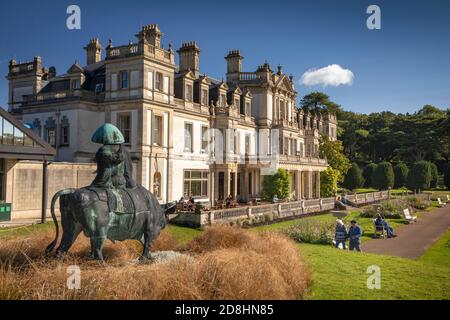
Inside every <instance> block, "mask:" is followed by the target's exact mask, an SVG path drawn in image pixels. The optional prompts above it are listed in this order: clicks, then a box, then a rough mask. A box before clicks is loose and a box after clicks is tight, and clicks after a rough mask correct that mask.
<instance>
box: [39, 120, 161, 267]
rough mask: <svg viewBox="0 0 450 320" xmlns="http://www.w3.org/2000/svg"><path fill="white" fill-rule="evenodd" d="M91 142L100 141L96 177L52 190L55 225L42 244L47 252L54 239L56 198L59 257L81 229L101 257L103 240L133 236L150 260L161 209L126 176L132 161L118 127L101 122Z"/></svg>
mask: <svg viewBox="0 0 450 320" xmlns="http://www.w3.org/2000/svg"><path fill="white" fill-rule="evenodd" d="M92 141H94V142H98V143H103V144H104V146H103V147H102V148H100V149H99V151H98V152H97V154H96V162H97V176H96V178H95V180H94V182H93V183H92V184H91V185H90V186H88V187H85V188H82V189H78V190H77V189H66V190H62V191H59V192H57V193H56V194H55V196H54V197H53V199H52V202H51V214H52V218H53V221H54V223H55V227H56V236H55V240H53V241H52V243H50V245H49V246H48V247H47V250H46V252H47V253H50V252H52V251H53V250H54V249H55V247H56V245H57V243H58V238H59V225H58V221H57V218H56V214H55V204H56V201H57V200H58V198H59V199H60V212H61V225H62V231H63V233H62V239H61V243H60V245H59V247H58V249H57V250H56V253H57V256H58V257H59V258H61V259H63V258H64V257H65V255H66V253H67V252H68V251H69V249H70V247H71V246H72V245H73V243H74V242H75V240H76V239H77V237H78V235H79V234H80V233H81V232H82V231H83V233H84V234H85V236H86V237H88V238H90V241H91V256H92V258H94V259H98V260H102V261H103V254H102V248H103V245H104V242H105V240H106V239H110V240H111V241H113V242H115V241H124V240H127V239H135V240H139V241H141V243H142V244H143V246H144V249H143V252H142V259H151V255H150V246H151V244H152V242H153V241H154V240H155V239H156V238H157V237H158V235H159V234H160V232H161V230H162V229H164V228H165V226H166V217H165V212H164V210H163V208H162V207H161V205H160V204H159V202H158V200H157V199H156V197H155V196H154V195H153V194H152V193H151V192H150V191H148V190H146V189H145V188H144V187H142V186H138V185H136V183H135V182H134V180H133V179H132V178H131V160H130V157H129V154H128V152H127V151H126V150H125V149H124V148H122V144H123V142H124V139H123V136H122V134H121V133H120V131H119V130H118V129H117V128H116V127H114V126H113V125H111V124H105V125H103V126H102V127H100V128H99V129H98V130H97V131H96V133H95V134H94V136H93V138H92Z"/></svg>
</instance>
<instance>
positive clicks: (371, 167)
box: [363, 162, 377, 188]
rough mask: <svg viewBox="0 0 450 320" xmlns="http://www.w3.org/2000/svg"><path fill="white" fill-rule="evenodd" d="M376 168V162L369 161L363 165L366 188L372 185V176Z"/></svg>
mask: <svg viewBox="0 0 450 320" xmlns="http://www.w3.org/2000/svg"><path fill="white" fill-rule="evenodd" d="M376 169H377V164H376V163H373V162H371V163H369V164H368V165H367V166H365V167H364V170H363V177H364V187H366V188H371V187H373V183H372V176H373V173H374V172H375V170H376Z"/></svg>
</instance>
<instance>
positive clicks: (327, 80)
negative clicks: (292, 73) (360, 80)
mask: <svg viewBox="0 0 450 320" xmlns="http://www.w3.org/2000/svg"><path fill="white" fill-rule="evenodd" d="M353 78H354V75H353V72H352V71H351V70H348V69H343V68H342V67H341V66H340V65H338V64H332V65H329V66H327V67H324V68H320V69H310V70H308V71H306V72H305V73H304V74H303V76H302V78H301V79H300V84H301V85H304V86H317V85H322V86H324V87H327V86H332V87H337V86H340V85H351V84H352V83H353Z"/></svg>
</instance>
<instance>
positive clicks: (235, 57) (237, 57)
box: [225, 50, 244, 73]
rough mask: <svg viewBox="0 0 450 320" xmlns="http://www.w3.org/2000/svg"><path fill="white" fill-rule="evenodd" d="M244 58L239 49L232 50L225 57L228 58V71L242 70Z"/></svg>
mask: <svg viewBox="0 0 450 320" xmlns="http://www.w3.org/2000/svg"><path fill="white" fill-rule="evenodd" d="M243 59H244V57H243V56H241V52H240V51H239V50H231V51H230V52H229V53H228V55H227V56H226V57H225V60H227V73H236V72H242V60H243Z"/></svg>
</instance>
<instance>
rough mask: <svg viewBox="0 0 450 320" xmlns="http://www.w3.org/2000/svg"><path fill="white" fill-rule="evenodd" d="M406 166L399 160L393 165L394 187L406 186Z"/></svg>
mask: <svg viewBox="0 0 450 320" xmlns="http://www.w3.org/2000/svg"><path fill="white" fill-rule="evenodd" d="M408 171H409V169H408V166H407V165H406V164H405V163H404V162H400V163H399V164H397V165H396V166H395V167H394V176H395V183H394V187H395V188H402V187H405V186H406V180H407V179H408Z"/></svg>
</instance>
